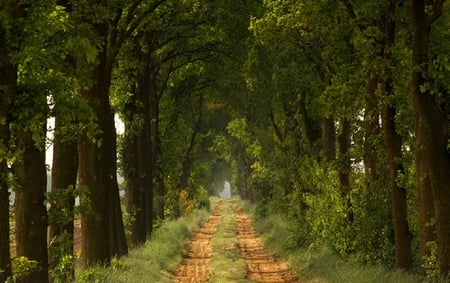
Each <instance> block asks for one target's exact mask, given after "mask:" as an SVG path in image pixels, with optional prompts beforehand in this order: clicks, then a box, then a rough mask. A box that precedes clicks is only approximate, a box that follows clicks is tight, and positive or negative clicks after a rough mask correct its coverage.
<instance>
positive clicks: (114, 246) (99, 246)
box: [78, 27, 127, 267]
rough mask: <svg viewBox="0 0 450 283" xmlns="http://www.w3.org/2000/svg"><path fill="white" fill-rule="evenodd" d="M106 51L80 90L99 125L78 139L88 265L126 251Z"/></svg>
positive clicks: (84, 259)
mask: <svg viewBox="0 0 450 283" xmlns="http://www.w3.org/2000/svg"><path fill="white" fill-rule="evenodd" d="M100 28H101V27H100ZM100 28H99V29H100ZM103 28H104V29H105V30H106V27H103ZM100 34H104V33H102V32H100ZM104 49H106V47H105V48H104ZM107 53H108V52H107V50H103V51H102V52H101V53H100V54H99V57H98V59H99V63H98V65H97V66H96V67H95V68H94V71H93V85H92V86H91V87H90V88H88V89H86V88H85V89H83V90H82V91H81V94H82V97H83V98H84V99H85V100H86V101H87V103H88V104H89V106H90V107H91V109H92V111H93V114H94V115H95V118H94V119H95V124H96V126H97V127H98V129H97V130H98V131H97V132H95V134H94V133H87V132H86V131H85V132H83V133H81V134H80V136H79V139H78V155H79V170H78V174H79V176H78V177H79V185H80V187H81V188H82V189H86V190H87V192H88V194H87V196H84V197H82V198H81V201H82V202H83V203H85V204H88V205H89V206H90V208H91V211H84V212H83V213H82V214H81V227H82V229H81V234H82V249H81V262H82V265H83V266H85V267H86V266H91V265H95V264H104V263H106V264H108V263H109V261H110V259H111V256H113V255H123V254H125V253H126V252H127V247H126V242H125V235H124V233H125V232H124V229H123V221H122V214H121V208H120V198H119V189H118V185H117V175H116V171H117V170H116V169H117V168H116V167H117V164H116V163H117V162H116V158H117V156H116V132H115V126H114V113H113V111H112V109H111V106H110V104H109V86H110V82H111V70H112V63H111V60H108V58H107V57H106V55H107ZM105 200H106V201H105Z"/></svg>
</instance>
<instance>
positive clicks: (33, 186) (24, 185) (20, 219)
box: [14, 128, 49, 283]
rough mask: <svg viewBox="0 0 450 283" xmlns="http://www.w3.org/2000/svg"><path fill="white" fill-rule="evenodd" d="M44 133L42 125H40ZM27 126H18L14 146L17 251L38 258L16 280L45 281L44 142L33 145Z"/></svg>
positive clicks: (28, 256)
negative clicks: (32, 267) (33, 265)
mask: <svg viewBox="0 0 450 283" xmlns="http://www.w3.org/2000/svg"><path fill="white" fill-rule="evenodd" d="M43 132H44V134H43V135H42V136H41V137H43V136H45V128H44V129H43ZM32 135H33V134H32V133H31V131H30V130H27V129H24V130H18V131H17V133H16V149H17V152H18V154H19V158H18V160H17V162H16V163H15V164H14V173H15V176H16V179H17V187H16V189H15V225H16V253H17V256H18V257H20V256H25V257H27V258H28V259H30V260H35V261H37V262H38V266H39V268H38V269H37V270H33V271H31V272H30V273H29V274H28V275H26V276H22V277H20V278H18V279H17V280H16V282H36V283H39V282H42V283H47V282H48V280H49V278H48V254H47V209H46V207H45V204H44V202H45V195H46V192H47V172H46V166H45V150H44V148H45V146H44V145H43V144H42V145H41V147H40V148H37V147H36V145H35V144H36V141H35V140H33V137H32Z"/></svg>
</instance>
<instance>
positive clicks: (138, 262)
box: [55, 209, 210, 283]
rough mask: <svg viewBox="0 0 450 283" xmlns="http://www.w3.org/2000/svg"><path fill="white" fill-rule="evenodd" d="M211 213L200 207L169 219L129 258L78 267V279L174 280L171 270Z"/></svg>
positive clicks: (81, 282) (147, 282)
mask: <svg viewBox="0 0 450 283" xmlns="http://www.w3.org/2000/svg"><path fill="white" fill-rule="evenodd" d="M209 214H210V213H209V212H208V211H207V210H205V209H200V210H195V211H194V212H192V213H191V214H189V215H188V216H185V217H181V218H179V219H177V220H169V221H165V222H164V223H163V224H162V225H161V227H159V228H158V229H156V230H155V232H154V233H153V235H152V237H151V239H150V240H148V241H147V242H146V243H145V244H143V245H142V247H138V248H135V249H132V250H130V252H129V254H128V255H127V256H125V257H122V258H120V259H117V258H115V259H113V260H112V261H111V266H110V267H104V266H94V267H91V268H88V269H86V270H81V269H77V276H76V278H77V280H76V282H78V283H88V282H89V283H90V282H98V283H101V282H105V283H106V282H115V283H121V282H142V283H154V282H161V283H164V282H172V279H171V275H170V271H171V270H173V269H174V268H175V267H176V266H177V265H178V264H180V263H181V260H182V256H183V252H184V251H185V249H184V246H185V245H186V242H187V241H188V240H189V238H190V237H191V235H192V233H193V231H195V230H197V229H198V228H199V227H200V226H201V225H202V224H203V223H204V222H205V221H206V220H207V218H208V216H209ZM57 282H61V283H63V282H67V281H65V280H61V281H57ZM55 283H56V282H55Z"/></svg>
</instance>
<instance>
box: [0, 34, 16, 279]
mask: <svg viewBox="0 0 450 283" xmlns="http://www.w3.org/2000/svg"><path fill="white" fill-rule="evenodd" d="M0 74H1V75H0V121H4V122H3V123H1V122H0V270H2V271H3V272H0V282H5V281H6V279H7V278H8V277H9V276H11V254H10V246H9V189H10V184H9V182H8V179H9V177H8V175H9V168H8V164H7V158H8V152H9V151H10V150H9V140H10V130H9V126H10V122H11V118H10V110H11V105H12V103H13V101H14V96H15V93H16V86H17V66H15V65H13V64H11V63H10V62H9V53H8V48H7V46H6V38H5V36H4V33H3V31H0Z"/></svg>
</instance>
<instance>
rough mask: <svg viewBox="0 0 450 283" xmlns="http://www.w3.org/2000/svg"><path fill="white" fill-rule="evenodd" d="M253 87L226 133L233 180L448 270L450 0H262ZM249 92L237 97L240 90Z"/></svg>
mask: <svg viewBox="0 0 450 283" xmlns="http://www.w3.org/2000/svg"><path fill="white" fill-rule="evenodd" d="M264 8H265V11H264V14H263V16H262V17H259V18H258V17H256V18H253V19H252V20H251V22H250V30H251V31H252V32H253V38H252V45H251V47H250V49H249V53H248V59H247V61H246V64H245V65H244V67H243V73H242V74H243V77H244V78H245V81H246V86H247V88H248V89H247V92H248V96H247V97H244V96H242V97H240V99H239V100H238V104H233V101H234V100H233V99H235V98H232V100H231V101H230V104H233V109H239V115H237V117H235V119H233V120H232V122H231V123H229V125H228V127H227V131H228V134H226V135H224V136H223V137H221V138H219V139H218V144H220V145H221V146H222V148H223V149H225V150H223V151H222V154H223V156H224V158H225V159H227V160H229V161H230V164H233V168H234V169H233V170H234V172H235V173H236V176H237V174H239V178H237V179H236V180H235V181H234V186H235V187H238V188H240V193H241V195H242V196H243V197H246V198H249V199H253V200H255V201H256V203H257V204H258V212H259V214H260V215H262V216H265V215H266V214H267V213H275V212H278V213H281V214H283V215H286V216H289V217H291V218H292V219H293V221H294V222H297V223H298V227H297V229H295V231H294V232H293V234H294V238H295V239H296V240H295V241H294V242H295V243H292V245H302V244H307V243H310V242H311V241H313V239H314V238H316V239H317V238H319V239H325V240H327V241H328V242H329V243H330V244H331V245H332V246H333V248H335V249H336V250H337V251H338V252H339V253H341V254H343V255H349V254H351V255H355V256H357V257H358V258H360V259H361V260H363V261H366V262H369V263H374V262H378V263H383V264H388V265H390V264H395V267H396V268H398V269H403V270H412V269H415V268H420V269H422V270H423V271H424V273H426V274H427V275H429V276H437V277H442V278H447V277H448V275H449V273H450V266H449V263H450V260H449V256H450V245H449V243H450V242H449V239H450V234H449V233H450V229H449V227H448V225H450V221H449V218H448V216H449V215H450V211H448V210H449V207H450V206H449V203H450V200H449V199H448V198H449V196H450V194H449V184H450V180H449V178H450V151H449V148H450V144H449V138H450V128H449V125H450V124H449V121H450V115H449V113H450V100H449V99H450V98H449V97H450V96H449V93H448V92H449V89H450V85H449V83H448V78H449V74H450V68H449V63H448V62H449V57H448V54H450V53H449V52H448V51H449V50H448V42H449V38H450V37H449V36H450V34H449V29H448V25H449V18H448V16H449V13H450V7H449V5H448V3H444V1H420V0H418V1H416V0H412V1H402V0H380V1H348V0H340V1H264ZM236 100H237V99H236Z"/></svg>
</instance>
